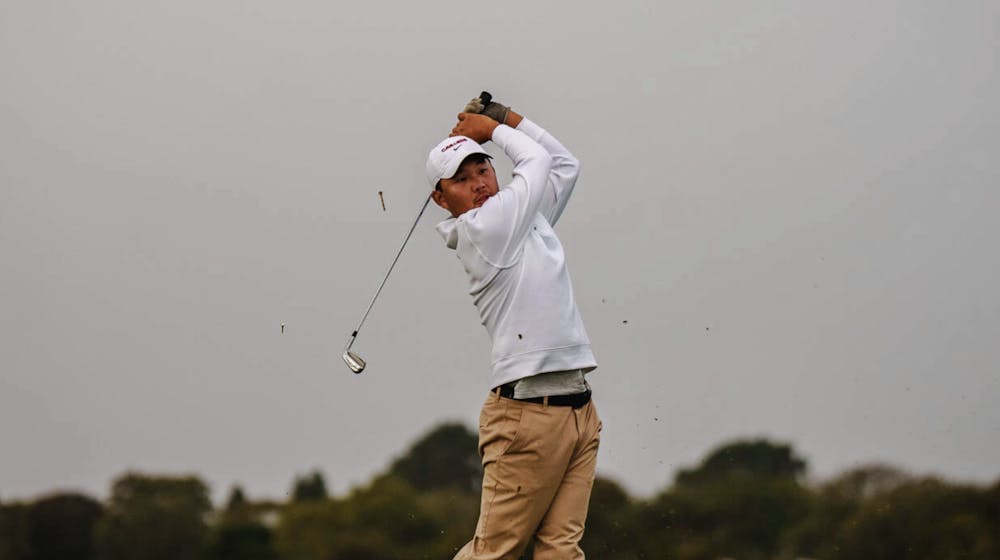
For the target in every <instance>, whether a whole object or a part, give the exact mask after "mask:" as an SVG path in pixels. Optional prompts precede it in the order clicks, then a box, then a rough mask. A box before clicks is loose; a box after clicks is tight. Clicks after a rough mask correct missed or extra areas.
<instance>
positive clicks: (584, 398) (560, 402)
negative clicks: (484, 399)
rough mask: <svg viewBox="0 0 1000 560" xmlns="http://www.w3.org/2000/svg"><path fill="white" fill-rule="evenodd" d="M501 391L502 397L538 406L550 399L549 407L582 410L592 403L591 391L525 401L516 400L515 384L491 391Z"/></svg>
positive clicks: (533, 398)
mask: <svg viewBox="0 0 1000 560" xmlns="http://www.w3.org/2000/svg"><path fill="white" fill-rule="evenodd" d="M497 389H500V396H501V397H504V398H506V399H514V400H515V401H521V402H530V403H536V404H544V403H545V399H548V401H549V406H572V407H573V408H580V407H581V406H583V405H585V404H587V403H589V402H590V395H591V392H590V389H587V390H586V391H584V392H582V393H576V394H574V395H553V396H551V397H527V398H523V399H515V398H514V383H505V384H503V385H501V386H499V387H494V388H493V389H491V391H493V392H494V393H496V392H497Z"/></svg>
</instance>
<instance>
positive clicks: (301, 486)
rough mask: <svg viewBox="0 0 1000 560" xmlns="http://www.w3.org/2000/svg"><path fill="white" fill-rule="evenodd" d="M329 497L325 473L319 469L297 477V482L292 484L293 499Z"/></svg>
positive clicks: (306, 499)
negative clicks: (324, 477)
mask: <svg viewBox="0 0 1000 560" xmlns="http://www.w3.org/2000/svg"><path fill="white" fill-rule="evenodd" d="M328 497H329V494H327V491H326V481H325V480H324V479H323V473H321V472H319V471H318V470H317V471H313V472H311V473H309V474H306V475H303V476H297V477H295V482H294V483H293V484H292V501H295V502H306V501H310V500H325V499H327V498H328Z"/></svg>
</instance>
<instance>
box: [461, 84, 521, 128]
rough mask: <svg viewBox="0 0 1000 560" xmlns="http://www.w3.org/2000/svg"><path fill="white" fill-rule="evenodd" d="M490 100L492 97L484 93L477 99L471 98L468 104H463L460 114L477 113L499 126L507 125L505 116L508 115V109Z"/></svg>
mask: <svg viewBox="0 0 1000 560" xmlns="http://www.w3.org/2000/svg"><path fill="white" fill-rule="evenodd" d="M484 97H485V99H484ZM492 99H493V96H491V95H490V94H489V93H487V92H485V91H484V92H483V93H482V94H480V96H479V97H473V98H472V99H470V100H469V102H468V103H466V104H465V109H463V110H462V112H464V113H479V114H481V115H486V116H487V117H489V118H491V119H493V120H495V121H497V122H498V123H500V124H507V115H508V114H509V113H510V107H508V106H506V105H501V104H499V103H497V102H496V101H493V100H492Z"/></svg>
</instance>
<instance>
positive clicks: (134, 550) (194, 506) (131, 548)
mask: <svg viewBox="0 0 1000 560" xmlns="http://www.w3.org/2000/svg"><path fill="white" fill-rule="evenodd" d="M210 510H211V502H210V501H209V498H208V487H207V486H206V485H205V483H204V482H202V481H201V480H200V479H198V478H196V477H193V476H191V477H156V476H147V475H143V474H138V473H127V474H125V475H123V476H121V477H119V478H118V479H117V480H115V482H114V484H113V485H112V487H111V499H110V501H109V504H108V509H107V512H106V514H105V516H104V517H103V518H102V519H101V520H100V522H99V523H98V524H97V528H96V533H95V536H96V541H97V549H98V557H99V558H100V560H195V559H197V558H198V556H199V554H200V553H201V552H202V549H203V546H204V544H205V537H206V535H207V532H208V527H207V525H206V523H205V517H206V516H207V514H208V513H209V511H210Z"/></svg>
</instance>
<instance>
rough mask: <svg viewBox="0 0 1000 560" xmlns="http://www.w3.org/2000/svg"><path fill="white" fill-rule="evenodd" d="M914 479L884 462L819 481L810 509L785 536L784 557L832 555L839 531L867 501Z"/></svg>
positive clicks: (783, 538)
mask: <svg viewBox="0 0 1000 560" xmlns="http://www.w3.org/2000/svg"><path fill="white" fill-rule="evenodd" d="M909 480H911V478H910V476H909V475H908V474H906V473H905V472H904V471H902V470H900V469H898V468H896V467H893V466H890V465H886V464H883V463H873V464H868V465H861V466H858V467H855V468H852V469H850V470H848V471H845V472H843V473H841V474H839V475H837V476H836V477H834V478H832V479H831V480H829V481H827V482H825V483H823V484H821V485H819V487H818V488H817V491H816V492H814V493H812V494H811V495H810V497H809V506H808V508H807V509H808V513H807V514H806V515H804V516H803V517H802V518H800V519H799V520H798V521H797V522H796V523H795V524H794V525H793V526H792V527H790V528H789V529H788V530H787V531H786V532H785V534H784V535H783V537H782V540H783V544H782V546H781V549H782V556H783V557H784V558H799V557H807V558H830V557H831V556H832V555H833V554H834V552H835V550H836V549H837V547H838V546H839V544H838V542H837V540H836V539H835V538H834V537H833V536H834V535H836V534H838V533H839V532H840V530H841V528H842V527H843V526H844V524H845V523H846V522H847V520H848V519H850V518H851V517H852V516H853V515H855V514H856V513H857V512H858V510H859V509H860V508H861V507H862V506H863V505H864V503H865V501H867V500H870V499H872V498H873V497H875V496H879V495H883V494H885V493H887V492H890V491H892V490H895V489H896V488H898V487H899V486H901V485H903V484H905V483H906V482H907V481H909Z"/></svg>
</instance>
